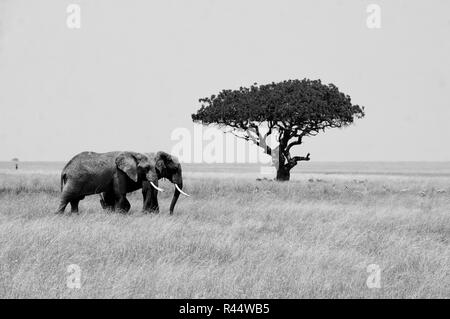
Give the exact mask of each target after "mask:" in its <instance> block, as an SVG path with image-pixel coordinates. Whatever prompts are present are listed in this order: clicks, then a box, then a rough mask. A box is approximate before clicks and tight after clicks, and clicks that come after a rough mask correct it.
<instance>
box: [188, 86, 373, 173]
mask: <svg viewBox="0 0 450 319" xmlns="http://www.w3.org/2000/svg"><path fill="white" fill-rule="evenodd" d="M199 102H200V103H201V107H200V109H199V110H198V111H197V113H195V114H192V120H193V121H194V122H196V123H201V124H203V125H217V126H219V127H220V128H228V129H231V131H230V132H231V133H233V134H234V135H236V136H238V137H241V138H244V139H245V140H247V141H253V142H254V143H255V144H256V145H258V146H260V147H262V148H263V150H264V152H265V153H266V154H268V155H271V156H272V159H273V162H274V164H275V167H276V169H277V176H276V179H277V180H281V181H285V180H289V178H290V170H291V169H292V168H293V167H294V166H296V165H297V163H298V162H299V161H309V160H310V157H309V155H310V154H309V153H308V154H307V155H306V156H292V155H291V151H292V148H293V147H294V146H296V145H300V144H302V141H303V138H304V137H307V136H315V135H317V134H318V133H319V132H321V131H325V129H328V128H333V127H337V128H341V127H344V126H348V125H349V124H351V123H353V120H354V119H355V118H362V117H364V107H360V106H358V105H353V104H352V103H351V99H350V96H348V95H346V94H344V93H342V92H340V91H339V89H338V88H337V87H336V86H335V85H334V84H328V85H325V84H322V82H321V81H320V80H309V79H303V80H289V81H283V82H280V83H271V84H266V85H260V86H258V85H257V84H256V83H255V84H254V85H252V86H251V87H250V88H246V87H241V88H239V89H238V90H223V91H221V92H220V93H219V94H218V95H217V96H216V95H212V96H211V97H206V98H202V99H199ZM263 127H267V131H266V132H265V133H263V132H262V128H263ZM274 133H276V134H274ZM271 134H274V135H277V142H278V146H277V147H276V148H274V149H272V148H271V147H270V146H269V145H267V138H268V136H269V135H271Z"/></svg>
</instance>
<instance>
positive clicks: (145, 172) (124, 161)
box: [116, 152, 162, 191]
mask: <svg viewBox="0 0 450 319" xmlns="http://www.w3.org/2000/svg"><path fill="white" fill-rule="evenodd" d="M116 166H117V168H118V169H119V170H121V171H122V172H124V173H125V174H126V175H127V176H128V177H129V178H131V179H132V180H133V181H134V182H135V183H138V182H139V183H142V182H144V181H148V182H150V184H151V185H152V186H153V187H154V188H155V189H156V190H158V191H162V189H160V188H158V186H157V185H158V174H157V172H156V167H155V163H154V161H152V160H151V159H150V158H148V157H147V156H146V155H143V154H139V153H135V152H122V153H120V154H119V155H118V156H117V157H116Z"/></svg>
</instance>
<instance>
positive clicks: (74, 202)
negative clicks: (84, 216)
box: [70, 196, 84, 213]
mask: <svg viewBox="0 0 450 319" xmlns="http://www.w3.org/2000/svg"><path fill="white" fill-rule="evenodd" d="M83 198H84V196H82V197H78V198H75V199H72V200H71V201H70V207H71V210H70V213H78V204H79V203H80V200H82V199H83Z"/></svg>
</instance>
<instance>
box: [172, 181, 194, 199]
mask: <svg viewBox="0 0 450 319" xmlns="http://www.w3.org/2000/svg"><path fill="white" fill-rule="evenodd" d="M175 188H176V189H178V191H179V192H180V193H181V194H183V195H184V196H187V197H189V196H191V195H189V194H186V193H185V192H183V191H182V190H181V188H179V187H178V185H177V184H175Z"/></svg>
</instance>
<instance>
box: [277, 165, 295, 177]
mask: <svg viewBox="0 0 450 319" xmlns="http://www.w3.org/2000/svg"><path fill="white" fill-rule="evenodd" d="M290 171H291V170H290V168H288V167H286V166H282V165H280V166H279V167H278V169H277V178H276V180H277V181H288V180H289V179H290V177H291V173H290Z"/></svg>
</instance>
